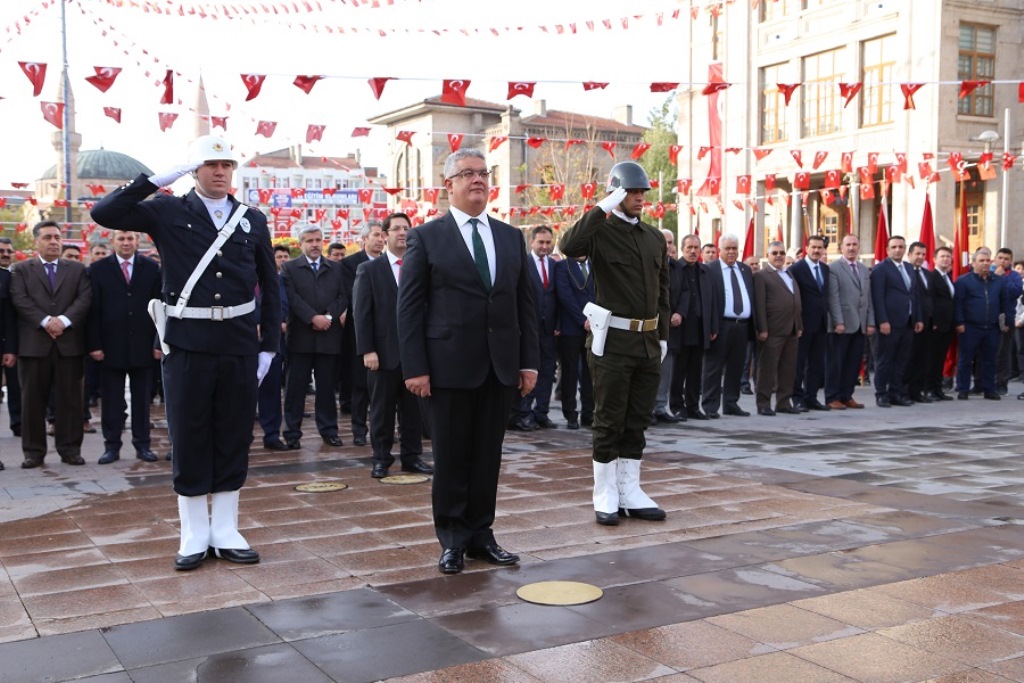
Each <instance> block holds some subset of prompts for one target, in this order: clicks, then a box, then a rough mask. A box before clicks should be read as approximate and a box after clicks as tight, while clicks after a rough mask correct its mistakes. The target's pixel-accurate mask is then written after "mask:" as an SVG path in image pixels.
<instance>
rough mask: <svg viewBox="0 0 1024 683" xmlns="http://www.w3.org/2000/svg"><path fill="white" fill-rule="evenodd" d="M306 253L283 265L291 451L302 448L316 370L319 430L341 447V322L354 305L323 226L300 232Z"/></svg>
mask: <svg viewBox="0 0 1024 683" xmlns="http://www.w3.org/2000/svg"><path fill="white" fill-rule="evenodd" d="M298 237H299V248H300V249H301V250H302V255H301V256H299V257H297V258H294V259H292V260H291V261H288V262H287V263H285V264H284V267H283V268H282V269H281V279H282V280H284V291H285V293H286V295H287V297H288V378H287V380H286V381H285V389H284V423H285V429H284V438H285V444H286V445H287V446H288V448H290V449H296V448H299V447H300V444H299V439H300V437H301V436H302V413H303V412H304V411H305V404H306V387H307V386H309V378H310V373H313V375H314V376H315V377H316V396H315V397H314V402H313V405H314V408H313V411H314V412H313V415H314V419H315V421H316V428H317V431H318V432H319V433H320V437H321V438H322V439H323V442H324V443H325V444H326V445H328V446H341V445H342V441H341V437H340V436H338V404H337V403H336V402H335V400H334V382H335V378H336V377H337V374H338V359H339V357H340V355H341V324H340V322H338V320H339V319H340V318H341V314H342V313H344V312H345V311H346V310H347V309H348V290H346V289H345V281H344V278H343V277H342V272H341V266H340V265H339V264H338V263H336V262H335V261H331V260H330V259H326V258H322V256H321V252H322V251H323V246H324V234H323V232H322V231H321V230H320V227H319V226H317V225H313V224H308V225H305V226H303V227H301V228H299V230H298Z"/></svg>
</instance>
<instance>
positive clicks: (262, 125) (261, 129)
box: [256, 121, 277, 138]
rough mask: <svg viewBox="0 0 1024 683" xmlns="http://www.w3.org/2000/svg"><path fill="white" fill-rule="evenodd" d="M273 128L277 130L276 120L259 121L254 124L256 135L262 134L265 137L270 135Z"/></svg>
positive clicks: (272, 132) (272, 133)
mask: <svg viewBox="0 0 1024 683" xmlns="http://www.w3.org/2000/svg"><path fill="white" fill-rule="evenodd" d="M275 130H277V121H260V122H259V123H257V124H256V135H262V136H263V137H265V138H269V137H272V136H273V135H274V131H275Z"/></svg>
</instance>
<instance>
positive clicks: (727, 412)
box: [722, 407, 750, 417]
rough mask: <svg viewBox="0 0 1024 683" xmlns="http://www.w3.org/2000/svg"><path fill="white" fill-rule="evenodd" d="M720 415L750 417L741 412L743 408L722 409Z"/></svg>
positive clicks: (745, 412)
mask: <svg viewBox="0 0 1024 683" xmlns="http://www.w3.org/2000/svg"><path fill="white" fill-rule="evenodd" d="M722 413H723V414H725V415H735V416H736V417H750V413H748V412H747V411H745V410H743V408H739V407H736V408H723V409H722Z"/></svg>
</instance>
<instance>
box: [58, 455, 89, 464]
mask: <svg viewBox="0 0 1024 683" xmlns="http://www.w3.org/2000/svg"><path fill="white" fill-rule="evenodd" d="M61 461H62V462H63V463H64V464H65V465H84V464H85V459H84V458H83V457H82V456H80V455H69V456H68V457H66V458H61Z"/></svg>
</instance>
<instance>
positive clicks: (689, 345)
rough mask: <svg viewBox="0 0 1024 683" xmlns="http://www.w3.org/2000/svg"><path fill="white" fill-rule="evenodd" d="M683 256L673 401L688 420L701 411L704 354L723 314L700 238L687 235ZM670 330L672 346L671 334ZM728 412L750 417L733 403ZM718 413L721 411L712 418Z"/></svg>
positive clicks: (679, 415) (680, 413)
mask: <svg viewBox="0 0 1024 683" xmlns="http://www.w3.org/2000/svg"><path fill="white" fill-rule="evenodd" d="M682 248H683V258H682V260H681V261H680V264H681V265H682V269H681V272H680V275H681V278H680V279H681V280H682V283H681V284H682V291H681V292H680V296H679V306H678V309H677V310H678V311H679V314H680V316H681V324H680V326H679V328H678V329H679V351H678V352H677V353H676V360H675V368H674V369H673V372H672V375H673V377H672V391H671V394H670V395H671V401H670V404H674V405H678V406H679V410H678V411H676V416H677V417H678V418H679V419H680V420H686V416H687V415H688V414H689V413H691V412H692V413H700V392H701V384H702V382H703V375H704V354H705V353H707V350H708V349H709V348H711V343H712V342H713V341H714V340H715V339H716V338H717V337H718V324H719V316H717V315H716V314H715V311H717V310H718V307H719V303H718V301H717V300H716V299H715V288H714V287H713V286H712V285H711V281H710V277H709V275H708V266H706V265H704V264H703V263H701V262H700V251H701V247H700V237H698V236H697V235H687V236H686V237H684V238H683V242H682ZM674 329H677V328H671V329H670V330H669V346H671V343H672V342H671V333H672V331H673V330H674ZM725 414H726V415H736V416H739V417H746V416H748V415H750V413H748V412H747V411H745V410H743V409H741V408H740V407H739V406H731V407H729V408H728V409H727V410H726V411H725ZM712 415H714V416H715V417H717V416H718V413H717V412H713V413H708V417H711V416H712Z"/></svg>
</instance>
